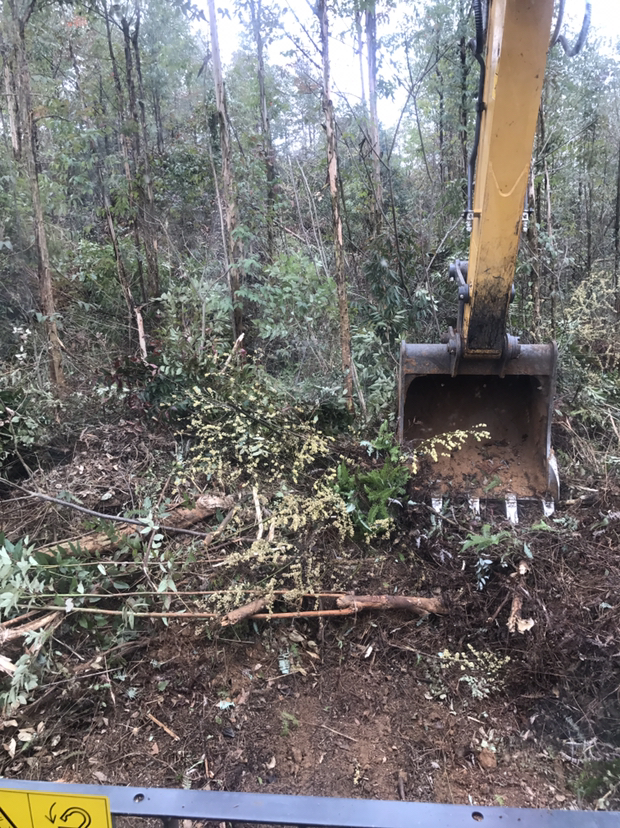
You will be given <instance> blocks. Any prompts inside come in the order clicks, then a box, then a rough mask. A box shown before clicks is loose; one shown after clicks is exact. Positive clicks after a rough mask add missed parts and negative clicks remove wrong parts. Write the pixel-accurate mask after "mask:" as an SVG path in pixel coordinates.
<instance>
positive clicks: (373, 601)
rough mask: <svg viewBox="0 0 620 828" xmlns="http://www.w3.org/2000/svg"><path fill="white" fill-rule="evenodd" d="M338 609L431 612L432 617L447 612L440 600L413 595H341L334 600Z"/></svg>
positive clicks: (423, 613) (421, 613) (424, 613)
mask: <svg viewBox="0 0 620 828" xmlns="http://www.w3.org/2000/svg"><path fill="white" fill-rule="evenodd" d="M336 605H337V606H338V607H339V608H340V609H350V610H351V612H363V611H364V610H370V609H373V610H386V609H390V610H399V609H403V610H408V611H409V612H416V613H418V614H419V615H426V614H427V613H429V612H432V613H433V614H434V615H447V613H448V610H447V609H446V607H445V606H444V605H443V603H442V601H441V599H440V598H418V597H416V596H414V595H412V596H409V595H342V596H341V597H340V598H338V599H337V600H336Z"/></svg>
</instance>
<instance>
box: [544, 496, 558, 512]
mask: <svg viewBox="0 0 620 828" xmlns="http://www.w3.org/2000/svg"><path fill="white" fill-rule="evenodd" d="M542 509H543V515H544V516H545V517H551V515H552V514H553V513H554V512H555V502H554V500H553V498H552V497H550V498H549V500H545V499H544V498H543V501H542Z"/></svg>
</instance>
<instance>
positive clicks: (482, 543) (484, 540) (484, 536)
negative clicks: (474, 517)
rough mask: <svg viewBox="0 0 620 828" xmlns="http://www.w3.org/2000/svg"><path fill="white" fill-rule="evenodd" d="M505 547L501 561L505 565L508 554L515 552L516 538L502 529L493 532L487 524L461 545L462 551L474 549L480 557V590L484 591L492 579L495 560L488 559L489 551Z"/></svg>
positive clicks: (478, 563) (477, 567)
mask: <svg viewBox="0 0 620 828" xmlns="http://www.w3.org/2000/svg"><path fill="white" fill-rule="evenodd" d="M502 544H503V545H504V547H507V548H504V550H503V552H502V553H501V555H500V561H501V562H502V563H503V562H504V559H505V557H506V555H507V554H509V553H510V552H512V551H514V548H515V537H514V535H513V534H512V532H509V531H508V530H507V529H502V530H500V531H499V532H493V531H492V530H491V524H489V523H485V524H484V525H483V526H482V529H481V531H480V533H474V532H470V533H469V534H468V536H467V539H466V540H464V541H463V543H462V545H461V551H462V552H466V551H467V550H468V549H474V550H475V552H476V553H477V555H478V560H477V561H476V580H477V582H478V589H484V587H485V586H486V585H487V583H488V581H489V577H490V574H491V573H490V570H491V566H492V565H493V563H494V559H493V558H490V557H488V554H485V553H487V550H489V549H491V548H493V547H499V546H501V545H502Z"/></svg>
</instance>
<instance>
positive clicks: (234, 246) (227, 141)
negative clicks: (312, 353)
mask: <svg viewBox="0 0 620 828" xmlns="http://www.w3.org/2000/svg"><path fill="white" fill-rule="evenodd" d="M208 6H209V27H210V31H211V54H212V58H213V82H214V85H215V103H216V106H217V116H218V122H219V126H220V151H221V171H222V189H221V193H222V202H223V203H222V207H223V210H224V219H225V222H226V236H227V243H228V261H229V265H228V268H229V274H230V281H229V284H230V299H231V302H232V305H233V309H234V330H233V332H232V334H233V341H235V340H236V339H237V337H239V336H240V335H241V334H242V333H243V313H242V308H241V305H240V301H239V300H240V297H239V296H238V291H239V288H240V287H241V272H240V269H239V266H238V262H239V260H240V259H241V256H242V250H241V243H240V241H239V239H238V238H237V236H236V229H237V201H236V197H235V183H234V179H233V171H232V147H231V137H230V124H229V122H228V104H227V101H226V89H225V87H224V77H223V75H222V62H221V59H220V43H219V37H218V31H217V17H216V16H215V2H214V0H208Z"/></svg>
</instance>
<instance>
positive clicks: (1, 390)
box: [0, 326, 58, 463]
mask: <svg viewBox="0 0 620 828" xmlns="http://www.w3.org/2000/svg"><path fill="white" fill-rule="evenodd" d="M12 334H13V337H12V338H13V342H14V343H15V345H14V350H13V353H12V354H11V356H10V358H9V359H7V360H6V362H4V364H3V368H4V373H2V374H0V463H1V462H2V461H4V460H6V459H7V458H8V457H10V456H12V455H14V454H16V453H19V452H21V451H23V450H29V449H31V448H32V447H33V446H34V445H35V444H37V443H39V442H43V441H44V440H45V439H46V437H47V436H48V433H49V428H50V425H51V423H52V421H53V417H54V411H55V409H56V410H57V408H58V403H57V402H56V400H54V398H53V396H52V394H51V393H50V390H49V387H48V383H47V379H46V380H44V381H41V378H40V377H39V374H38V371H37V358H36V348H37V347H38V343H36V344H35V341H36V339H37V337H36V335H34V334H33V331H32V330H31V328H28V327H25V326H15V327H13V331H12Z"/></svg>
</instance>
